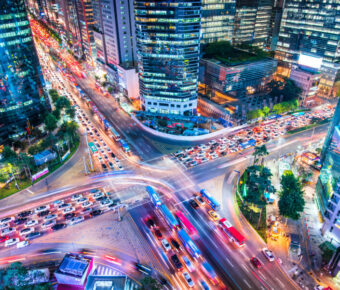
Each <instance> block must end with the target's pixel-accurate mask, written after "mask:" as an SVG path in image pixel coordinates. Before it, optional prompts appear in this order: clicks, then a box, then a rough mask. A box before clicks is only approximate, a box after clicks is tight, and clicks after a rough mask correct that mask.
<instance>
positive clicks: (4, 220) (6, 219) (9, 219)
mask: <svg viewBox="0 0 340 290" xmlns="http://www.w3.org/2000/svg"><path fill="white" fill-rule="evenodd" d="M12 220H14V217H6V218H3V219H1V220H0V224H7V223H9V222H11V221H12Z"/></svg>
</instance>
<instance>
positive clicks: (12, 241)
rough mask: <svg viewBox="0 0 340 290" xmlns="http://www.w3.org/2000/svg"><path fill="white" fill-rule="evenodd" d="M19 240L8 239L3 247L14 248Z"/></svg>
mask: <svg viewBox="0 0 340 290" xmlns="http://www.w3.org/2000/svg"><path fill="white" fill-rule="evenodd" d="M19 241H20V240H19V239H18V238H15V239H9V240H7V241H6V242H5V247H10V246H14V245H15V244H17V243H19Z"/></svg>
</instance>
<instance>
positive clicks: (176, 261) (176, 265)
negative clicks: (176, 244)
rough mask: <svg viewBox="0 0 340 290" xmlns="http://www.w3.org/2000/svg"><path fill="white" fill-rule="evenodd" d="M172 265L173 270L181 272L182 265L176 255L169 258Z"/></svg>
mask: <svg viewBox="0 0 340 290" xmlns="http://www.w3.org/2000/svg"><path fill="white" fill-rule="evenodd" d="M170 259H171V261H172V263H173V264H174V266H175V268H176V269H177V270H182V269H183V264H182V263H181V262H180V260H179V259H178V256H177V255H176V254H174V255H172V256H171V257H170Z"/></svg>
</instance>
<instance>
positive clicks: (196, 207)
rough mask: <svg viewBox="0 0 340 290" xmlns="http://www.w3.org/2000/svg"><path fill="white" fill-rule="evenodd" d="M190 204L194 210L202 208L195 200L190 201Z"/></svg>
mask: <svg viewBox="0 0 340 290" xmlns="http://www.w3.org/2000/svg"><path fill="white" fill-rule="evenodd" d="M189 204H190V205H191V206H192V207H193V208H194V209H198V208H199V207H200V206H199V205H198V203H197V202H196V201H195V200H194V199H190V200H189Z"/></svg>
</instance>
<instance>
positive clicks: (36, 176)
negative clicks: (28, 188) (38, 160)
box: [32, 167, 48, 182]
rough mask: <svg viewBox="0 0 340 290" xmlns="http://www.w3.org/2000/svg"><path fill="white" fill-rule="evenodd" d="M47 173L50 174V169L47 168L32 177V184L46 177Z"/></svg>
mask: <svg viewBox="0 0 340 290" xmlns="http://www.w3.org/2000/svg"><path fill="white" fill-rule="evenodd" d="M47 173H48V167H46V168H45V169H43V170H41V171H39V172H38V173H36V174H34V175H32V182H33V181H34V180H37V179H38V178H39V177H41V176H44V175H45V174H47Z"/></svg>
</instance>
